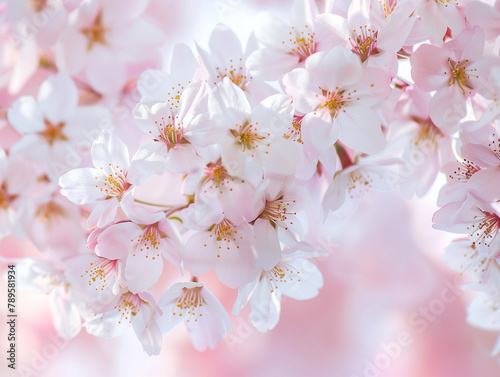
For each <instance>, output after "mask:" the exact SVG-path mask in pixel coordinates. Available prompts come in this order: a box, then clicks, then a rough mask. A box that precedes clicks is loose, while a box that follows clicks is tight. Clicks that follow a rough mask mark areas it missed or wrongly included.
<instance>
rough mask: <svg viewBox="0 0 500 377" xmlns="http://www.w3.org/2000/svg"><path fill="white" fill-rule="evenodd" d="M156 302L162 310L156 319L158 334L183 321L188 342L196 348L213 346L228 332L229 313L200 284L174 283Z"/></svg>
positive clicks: (229, 329)
mask: <svg viewBox="0 0 500 377" xmlns="http://www.w3.org/2000/svg"><path fill="white" fill-rule="evenodd" d="M158 305H159V306H160V308H161V309H162V311H163V315H162V316H161V317H158V319H157V321H158V323H159V325H160V328H161V329H162V333H165V332H167V331H170V330H171V329H173V328H174V327H175V326H177V325H178V324H179V322H181V321H182V320H184V323H185V324H186V327H187V329H188V332H189V338H190V339H191V343H192V344H193V346H194V348H196V349H197V350H198V351H204V350H206V349H207V348H209V349H214V348H215V347H216V346H217V344H218V343H219V342H220V341H221V340H222V339H224V337H225V336H226V334H227V333H228V332H230V331H231V320H230V319H229V315H228V314H227V312H226V310H225V309H224V307H223V306H222V305H221V303H220V302H219V301H218V300H217V299H216V298H215V296H213V295H212V293H210V291H209V290H208V289H207V288H205V287H204V285H203V283H198V282H186V283H176V284H174V285H173V286H172V287H170V288H169V289H168V290H167V291H166V292H165V293H164V294H163V296H162V297H161V299H160V301H159V303H158Z"/></svg>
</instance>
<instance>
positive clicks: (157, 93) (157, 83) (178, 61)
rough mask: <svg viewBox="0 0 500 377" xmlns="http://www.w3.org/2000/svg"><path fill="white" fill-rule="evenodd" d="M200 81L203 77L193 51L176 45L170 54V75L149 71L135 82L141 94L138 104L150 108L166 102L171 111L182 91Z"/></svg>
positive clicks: (177, 105)
mask: <svg viewBox="0 0 500 377" xmlns="http://www.w3.org/2000/svg"><path fill="white" fill-rule="evenodd" d="M201 79H204V77H203V74H202V72H201V67H200V64H199V62H198V61H197V60H196V57H195V56H194V54H193V51H191V49H190V48H189V47H188V46H186V45H184V44H178V45H176V46H175V47H174V49H173V52H172V58H171V62H170V73H165V72H164V71H162V70H159V69H149V70H146V71H145V72H143V73H142V75H141V76H140V77H139V79H138V80H137V89H138V90H139V92H140V94H141V99H140V103H141V104H147V105H149V106H151V105H153V104H155V103H158V102H166V103H167V104H168V105H169V106H170V108H171V109H176V108H178V107H179V103H180V98H181V95H182V93H183V91H184V89H186V88H187V87H188V85H189V84H191V83H192V82H194V81H196V80H201Z"/></svg>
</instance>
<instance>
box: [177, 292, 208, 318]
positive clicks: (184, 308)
mask: <svg viewBox="0 0 500 377" xmlns="http://www.w3.org/2000/svg"><path fill="white" fill-rule="evenodd" d="M202 288H203V287H194V288H183V289H182V294H181V296H180V297H179V299H178V300H177V304H176V305H175V307H174V309H173V311H172V314H173V315H178V316H179V317H182V316H184V319H185V321H186V322H190V321H191V320H193V319H194V322H198V318H199V317H202V316H203V305H204V304H206V302H205V300H204V299H203V296H202V295H201V289H202Z"/></svg>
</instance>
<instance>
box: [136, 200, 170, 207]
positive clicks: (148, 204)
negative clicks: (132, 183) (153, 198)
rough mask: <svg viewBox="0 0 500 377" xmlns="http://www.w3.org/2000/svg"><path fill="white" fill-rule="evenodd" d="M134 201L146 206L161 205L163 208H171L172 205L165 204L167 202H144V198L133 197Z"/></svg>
mask: <svg viewBox="0 0 500 377" xmlns="http://www.w3.org/2000/svg"><path fill="white" fill-rule="evenodd" d="M134 202H136V203H140V204H145V205H147V206H152V207H163V208H173V207H174V206H171V205H167V204H156V203H150V202H145V201H144V200H139V199H136V198H134Z"/></svg>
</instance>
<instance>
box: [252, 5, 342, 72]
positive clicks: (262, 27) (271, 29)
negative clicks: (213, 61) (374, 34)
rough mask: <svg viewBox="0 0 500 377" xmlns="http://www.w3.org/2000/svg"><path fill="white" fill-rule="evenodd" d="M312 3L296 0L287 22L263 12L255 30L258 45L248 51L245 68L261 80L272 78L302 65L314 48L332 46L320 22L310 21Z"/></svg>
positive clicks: (324, 48) (312, 12)
mask: <svg viewBox="0 0 500 377" xmlns="http://www.w3.org/2000/svg"><path fill="white" fill-rule="evenodd" d="M313 7H314V5H313V4H312V2H311V1H309V0H296V1H294V2H293V5H292V12H291V13H292V15H291V23H290V22H286V21H282V20H280V19H279V18H277V17H275V16H273V15H271V14H269V13H264V14H262V15H260V17H259V18H258V20H257V27H256V29H255V33H256V37H257V40H258V41H259V43H260V45H261V46H260V48H259V49H257V50H255V51H254V52H252V53H251V54H250V56H249V57H248V59H247V68H248V70H249V71H250V73H251V74H252V75H254V76H257V77H259V78H262V79H263V80H276V79H277V78H279V77H281V76H283V75H284V74H285V73H287V72H289V71H291V70H292V69H294V68H299V67H303V65H304V62H305V61H306V59H307V58H308V57H309V56H311V55H313V54H314V53H316V52H318V51H325V50H328V49H329V48H331V47H333V45H334V40H332V38H331V37H330V36H329V35H328V32H327V30H324V29H325V28H324V27H322V25H319V24H317V23H316V22H315V21H314V18H313V16H314V9H313Z"/></svg>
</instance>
